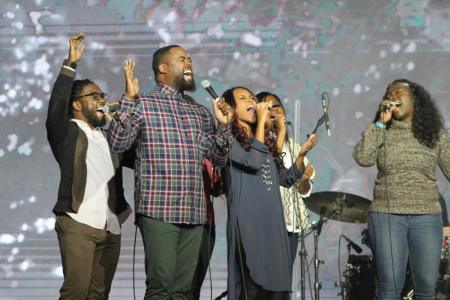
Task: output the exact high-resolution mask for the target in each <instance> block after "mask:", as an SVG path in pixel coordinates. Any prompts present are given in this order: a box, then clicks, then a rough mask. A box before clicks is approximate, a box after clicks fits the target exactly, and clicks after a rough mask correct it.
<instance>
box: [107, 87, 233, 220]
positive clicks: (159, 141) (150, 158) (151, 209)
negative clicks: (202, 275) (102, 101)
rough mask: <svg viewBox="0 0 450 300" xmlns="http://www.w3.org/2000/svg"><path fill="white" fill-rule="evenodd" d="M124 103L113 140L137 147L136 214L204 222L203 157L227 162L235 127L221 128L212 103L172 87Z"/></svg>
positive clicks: (115, 146)
mask: <svg viewBox="0 0 450 300" xmlns="http://www.w3.org/2000/svg"><path fill="white" fill-rule="evenodd" d="M120 104H121V108H120V110H119V111H118V112H117V113H116V114H115V116H114V118H113V120H112V122H111V125H110V127H109V131H108V141H109V143H110V145H111V150H112V151H113V152H116V153H118V152H123V151H125V150H127V149H129V148H131V147H132V146H133V145H134V144H135V145H136V163H135V168H134V173H135V210H136V213H138V214H142V215H145V216H148V217H151V218H154V219H156V220H160V221H163V222H166V223H175V224H204V223H205V222H206V203H205V191H204V186H203V178H202V165H203V159H204V158H208V159H209V160H211V161H212V162H213V163H214V164H217V165H224V164H225V162H226V160H227V155H228V152H229V147H228V145H229V142H230V139H231V130H230V127H228V128H226V129H224V128H222V127H221V126H219V129H218V130H216V127H215V119H214V118H213V116H212V115H211V113H210V112H209V110H208V109H207V108H206V107H204V106H202V105H199V104H198V103H196V102H195V101H194V100H193V99H192V98H191V97H189V96H186V95H183V94H181V93H179V92H176V91H175V90H173V89H172V88H170V87H169V86H166V85H161V84H158V85H157V86H156V88H155V89H154V90H153V91H152V92H150V93H147V94H144V95H142V96H141V97H140V98H138V99H136V100H135V101H129V100H126V99H122V100H121V101H120Z"/></svg>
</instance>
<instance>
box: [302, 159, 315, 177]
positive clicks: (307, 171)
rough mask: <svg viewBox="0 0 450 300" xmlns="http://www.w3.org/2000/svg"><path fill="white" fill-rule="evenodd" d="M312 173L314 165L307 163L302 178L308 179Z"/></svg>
mask: <svg viewBox="0 0 450 300" xmlns="http://www.w3.org/2000/svg"><path fill="white" fill-rule="evenodd" d="M313 174H314V166H313V165H312V164H311V163H308V164H307V165H306V168H305V172H304V173H303V176H302V178H301V179H302V180H309V179H310V178H311V176H312V175H313Z"/></svg>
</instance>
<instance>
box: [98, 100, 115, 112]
mask: <svg viewBox="0 0 450 300" xmlns="http://www.w3.org/2000/svg"><path fill="white" fill-rule="evenodd" d="M119 108H120V104H119V102H108V103H106V104H105V105H103V106H101V107H99V108H97V111H101V112H103V113H106V114H107V113H114V112H116V111H118V110H119Z"/></svg>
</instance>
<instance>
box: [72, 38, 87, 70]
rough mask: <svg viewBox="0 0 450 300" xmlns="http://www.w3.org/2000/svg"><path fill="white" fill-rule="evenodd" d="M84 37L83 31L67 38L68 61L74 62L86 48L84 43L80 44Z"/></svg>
mask: <svg viewBox="0 0 450 300" xmlns="http://www.w3.org/2000/svg"><path fill="white" fill-rule="evenodd" d="M84 39H86V35H85V34H84V33H79V34H77V35H75V36H73V37H71V38H70V40H69V58H68V59H69V63H70V64H75V63H77V62H78V61H79V60H80V59H81V56H82V55H83V52H84V49H85V48H86V45H84V44H81V42H82V41H84Z"/></svg>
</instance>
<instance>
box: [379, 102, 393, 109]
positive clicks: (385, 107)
mask: <svg viewBox="0 0 450 300" xmlns="http://www.w3.org/2000/svg"><path fill="white" fill-rule="evenodd" d="M392 106H394V105H393V104H392V103H383V105H382V107H383V111H388V110H389V109H390V108H391V107H392Z"/></svg>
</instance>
